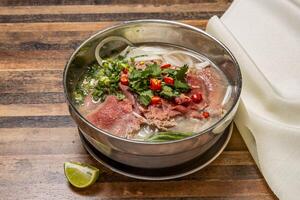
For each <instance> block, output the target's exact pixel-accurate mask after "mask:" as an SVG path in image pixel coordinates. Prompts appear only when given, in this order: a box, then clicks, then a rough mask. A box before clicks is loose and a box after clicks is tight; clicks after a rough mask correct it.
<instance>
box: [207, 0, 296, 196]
mask: <svg viewBox="0 0 300 200" xmlns="http://www.w3.org/2000/svg"><path fill="white" fill-rule="evenodd" d="M207 32H209V33H210V34H211V35H213V36H215V37H216V38H218V39H219V40H220V41H222V42H223V43H224V44H225V45H226V46H227V47H228V48H229V49H230V50H231V51H232V53H233V55H234V56H235V57H236V59H237V61H238V63H239V65H240V67H241V69H242V75H243V91H242V96H241V104H240V106H239V109H238V112H237V116H236V118H235V123H236V124H237V127H238V129H239V131H240V133H241V135H242V137H243V138H244V140H245V142H246V144H247V146H248V148H249V150H250V152H251V154H252V156H253V158H254V159H255V161H256V162H257V164H258V166H259V168H260V170H261V172H262V174H263V175H264V177H265V179H266V181H267V182H268V184H269V186H270V188H271V189H272V190H273V191H274V193H275V194H276V195H277V196H278V198H279V199H282V200H299V199H300V0H294V1H292V0H235V1H234V2H233V3H232V5H231V7H230V8H229V9H228V10H227V11H226V13H225V14H224V15H223V16H222V17H221V19H219V18H217V17H213V18H211V19H210V20H209V23H208V26H207Z"/></svg>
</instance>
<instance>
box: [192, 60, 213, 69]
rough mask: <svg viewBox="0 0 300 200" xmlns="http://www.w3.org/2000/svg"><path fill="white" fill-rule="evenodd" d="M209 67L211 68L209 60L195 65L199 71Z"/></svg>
mask: <svg viewBox="0 0 300 200" xmlns="http://www.w3.org/2000/svg"><path fill="white" fill-rule="evenodd" d="M208 66H210V62H209V61H208V60H206V61H204V62H202V63H196V64H195V67H196V68H197V69H203V68H205V67H208Z"/></svg>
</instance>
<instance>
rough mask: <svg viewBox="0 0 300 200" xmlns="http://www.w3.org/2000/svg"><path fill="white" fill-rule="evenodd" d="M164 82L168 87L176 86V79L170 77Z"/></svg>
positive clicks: (165, 78)
mask: <svg viewBox="0 0 300 200" xmlns="http://www.w3.org/2000/svg"><path fill="white" fill-rule="evenodd" d="M164 82H165V83H166V84H167V85H174V79H173V78H172V77H169V76H166V77H164Z"/></svg>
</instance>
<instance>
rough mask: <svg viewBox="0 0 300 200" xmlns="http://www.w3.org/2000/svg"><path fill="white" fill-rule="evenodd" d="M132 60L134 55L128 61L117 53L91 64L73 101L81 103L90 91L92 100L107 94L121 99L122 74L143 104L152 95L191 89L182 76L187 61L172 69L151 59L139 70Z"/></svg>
mask: <svg viewBox="0 0 300 200" xmlns="http://www.w3.org/2000/svg"><path fill="white" fill-rule="evenodd" d="M133 61H134V58H132V59H129V61H128V60H125V59H124V57H122V56H119V57H117V58H114V59H106V60H103V62H102V65H101V66H100V65H98V64H94V65H91V66H90V67H89V69H88V70H87V72H86V73H85V75H84V76H83V79H82V80H81V81H80V82H79V84H77V87H76V89H75V91H74V92H73V96H74V99H75V101H76V102H77V103H78V104H82V103H83V101H84V98H85V96H87V95H88V94H91V95H92V97H93V100H94V101H101V102H102V101H104V100H105V98H106V97H107V96H108V95H115V96H116V97H117V98H118V100H123V99H124V98H125V95H124V94H123V93H122V91H121V90H120V88H119V84H120V82H121V84H125V82H124V80H123V79H121V78H120V77H123V75H126V76H125V78H127V80H126V85H128V87H129V89H130V90H131V91H132V92H133V93H136V94H137V95H138V101H139V102H140V104H141V105H143V106H148V105H149V104H150V103H151V98H152V97H154V96H156V97H157V98H158V97H161V98H164V99H167V100H172V99H174V98H175V97H177V96H179V95H180V94H181V93H184V92H187V91H188V90H189V89H190V88H189V85H188V84H187V82H186V80H185V78H186V73H187V71H188V66H187V65H184V66H182V67H180V68H178V69H172V68H162V67H161V66H159V65H158V64H156V63H153V64H146V68H145V69H143V70H142V69H137V68H135V66H134V64H135V63H134V62H133ZM163 66H166V64H165V65H163ZM168 67H170V65H169V64H168ZM124 73H125V74H124ZM122 80H123V82H122ZM151 81H152V82H151ZM154 86H155V87H154Z"/></svg>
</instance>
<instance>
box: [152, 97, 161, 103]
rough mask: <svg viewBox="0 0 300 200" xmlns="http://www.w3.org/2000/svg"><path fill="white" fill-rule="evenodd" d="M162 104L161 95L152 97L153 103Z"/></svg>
mask: <svg viewBox="0 0 300 200" xmlns="http://www.w3.org/2000/svg"><path fill="white" fill-rule="evenodd" d="M158 104H161V98H160V97H159V96H153V97H152V98H151V105H158Z"/></svg>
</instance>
